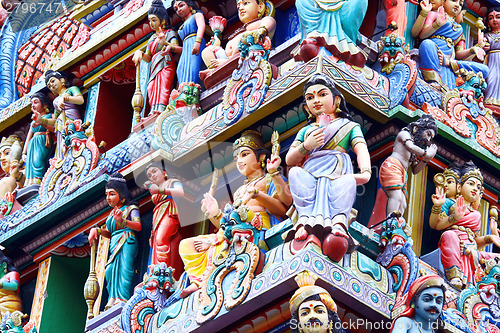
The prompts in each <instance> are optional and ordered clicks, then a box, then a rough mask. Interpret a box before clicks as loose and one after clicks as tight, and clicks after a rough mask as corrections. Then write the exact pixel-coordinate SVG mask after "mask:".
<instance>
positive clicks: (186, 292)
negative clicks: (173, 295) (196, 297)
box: [181, 283, 200, 298]
mask: <svg viewBox="0 0 500 333" xmlns="http://www.w3.org/2000/svg"><path fill="white" fill-rule="evenodd" d="M198 289H200V288H199V287H198V286H197V285H196V283H191V284H190V285H189V286H188V287H186V288H184V290H183V291H181V298H186V297H188V296H189V295H191V294H192V293H194V292H195V291H196V290H198Z"/></svg>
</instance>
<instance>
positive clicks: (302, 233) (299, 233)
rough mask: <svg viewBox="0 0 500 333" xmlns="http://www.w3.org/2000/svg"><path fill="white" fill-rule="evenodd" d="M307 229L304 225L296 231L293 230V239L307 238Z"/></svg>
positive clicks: (301, 239)
mask: <svg viewBox="0 0 500 333" xmlns="http://www.w3.org/2000/svg"><path fill="white" fill-rule="evenodd" d="M307 235H308V233H307V231H306V228H304V226H302V227H300V228H299V229H298V230H297V231H296V232H295V240H296V241H303V240H304V239H306V238H307Z"/></svg>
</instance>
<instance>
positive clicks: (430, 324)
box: [390, 275, 446, 333]
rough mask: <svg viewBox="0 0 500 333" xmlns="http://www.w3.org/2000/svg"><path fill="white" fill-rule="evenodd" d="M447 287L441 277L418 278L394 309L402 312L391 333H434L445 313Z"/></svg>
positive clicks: (426, 276) (397, 301)
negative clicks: (439, 319)
mask: <svg viewBox="0 0 500 333" xmlns="http://www.w3.org/2000/svg"><path fill="white" fill-rule="evenodd" d="M445 293H446V287H445V285H444V281H443V279H442V278H441V277H439V276H437V275H425V276H421V277H419V278H417V279H416V280H415V281H414V282H413V283H412V284H411V286H410V289H409V290H408V292H407V293H405V294H404V295H403V296H402V297H401V298H399V299H397V300H396V304H395V306H394V309H395V310H396V309H397V310H400V309H401V308H402V309H403V310H402V312H401V313H400V314H399V315H398V316H397V317H396V318H395V320H394V322H393V323H392V327H391V331H390V332H391V333H433V332H436V331H437V328H438V318H439V315H440V314H441V311H443V305H444V302H445Z"/></svg>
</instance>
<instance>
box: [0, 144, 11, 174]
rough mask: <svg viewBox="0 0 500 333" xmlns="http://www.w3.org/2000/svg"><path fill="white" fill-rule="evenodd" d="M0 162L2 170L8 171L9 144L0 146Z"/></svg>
mask: <svg viewBox="0 0 500 333" xmlns="http://www.w3.org/2000/svg"><path fill="white" fill-rule="evenodd" d="M0 163H2V170H3V171H4V172H7V173H8V172H10V146H3V147H1V148H0Z"/></svg>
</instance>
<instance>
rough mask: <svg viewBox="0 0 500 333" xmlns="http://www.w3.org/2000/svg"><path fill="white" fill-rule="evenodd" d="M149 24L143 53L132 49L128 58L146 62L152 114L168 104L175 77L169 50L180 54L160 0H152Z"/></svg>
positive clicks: (176, 36) (177, 36) (178, 41)
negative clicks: (152, 31) (148, 34)
mask: <svg viewBox="0 0 500 333" xmlns="http://www.w3.org/2000/svg"><path fill="white" fill-rule="evenodd" d="M148 20H149V26H150V27H151V29H153V30H154V31H155V33H154V34H153V36H151V38H150V39H149V41H148V44H147V45H146V52H142V51H140V50H138V51H136V52H135V54H134V57H133V58H132V61H133V62H134V63H135V65H136V66H139V65H140V61H141V60H144V61H145V62H149V63H150V64H151V65H150V70H149V81H148V89H147V92H148V101H149V105H150V107H151V112H152V113H158V112H161V111H164V110H165V108H166V107H167V105H168V102H169V98H170V92H171V89H172V84H173V83H174V78H175V62H174V59H173V55H172V53H173V52H174V51H175V50H177V51H178V52H179V53H180V49H181V48H180V46H179V43H180V40H179V35H177V33H176V32H175V31H174V30H172V27H171V26H170V19H169V17H168V13H167V9H166V8H165V6H163V2H162V1H161V0H154V1H153V2H152V3H151V7H150V8H149V11H148Z"/></svg>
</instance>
